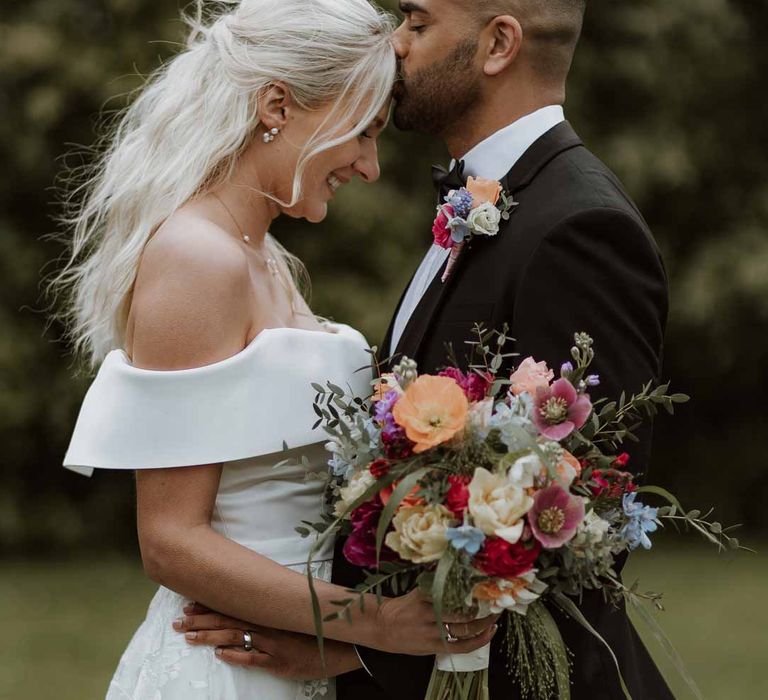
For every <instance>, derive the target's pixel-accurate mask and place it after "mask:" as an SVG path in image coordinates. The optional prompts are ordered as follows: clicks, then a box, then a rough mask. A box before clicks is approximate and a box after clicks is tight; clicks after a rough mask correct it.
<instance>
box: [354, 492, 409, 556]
mask: <svg viewBox="0 0 768 700" xmlns="http://www.w3.org/2000/svg"><path fill="white" fill-rule="evenodd" d="M382 510H384V504H383V503H382V502H381V499H380V498H379V495H378V494H377V495H376V496H375V497H374V498H373V500H371V501H367V502H366V503H363V504H362V505H361V506H359V507H358V508H356V509H355V510H353V511H352V513H351V515H350V520H351V521H352V532H351V533H350V535H349V537H347V541H346V542H345V543H344V549H343V552H344V557H345V558H346V560H347V561H348V562H349V563H350V564H353V565H354V566H359V567H362V568H368V569H372V568H374V567H375V566H376V529H377V528H378V526H379V518H380V517H381V511H382ZM397 558H398V557H397V554H396V553H395V552H393V551H392V550H391V549H390V548H389V547H387V545H385V544H382V545H381V561H394V560H396V559H397Z"/></svg>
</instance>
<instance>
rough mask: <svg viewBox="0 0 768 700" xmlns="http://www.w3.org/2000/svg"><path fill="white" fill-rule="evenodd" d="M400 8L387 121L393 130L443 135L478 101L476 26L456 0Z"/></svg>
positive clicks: (420, 1) (419, 0)
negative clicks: (391, 103) (394, 79)
mask: <svg viewBox="0 0 768 700" xmlns="http://www.w3.org/2000/svg"><path fill="white" fill-rule="evenodd" d="M471 1H472V0H467V2H471ZM400 11H401V12H402V14H403V22H402V24H401V25H400V27H398V29H397V31H396V32H395V34H394V37H393V42H394V45H395V50H396V51H397V55H398V58H399V61H400V80H399V81H398V82H397V83H396V84H395V90H394V99H395V108H394V112H393V121H394V123H395V126H396V127H397V128H399V129H405V130H411V129H413V130H416V131H420V132H422V133H426V134H432V135H434V136H443V135H444V134H446V133H447V132H448V131H449V129H450V128H451V126H452V125H453V124H455V123H457V122H458V121H460V120H461V119H462V117H463V116H464V115H466V114H467V112H468V111H469V110H470V109H472V108H473V107H477V105H478V103H479V101H480V99H481V76H482V69H481V67H479V66H478V65H477V60H476V57H477V45H478V33H479V27H477V26H476V22H475V20H474V17H473V15H472V13H471V12H468V11H467V9H466V5H465V3H463V2H458V0H413V1H411V0H402V1H401V2H400Z"/></svg>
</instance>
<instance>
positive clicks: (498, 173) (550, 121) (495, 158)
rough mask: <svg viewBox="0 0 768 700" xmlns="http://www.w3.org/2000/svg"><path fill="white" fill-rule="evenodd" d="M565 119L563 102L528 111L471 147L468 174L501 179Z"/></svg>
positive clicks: (466, 165)
mask: <svg viewBox="0 0 768 700" xmlns="http://www.w3.org/2000/svg"><path fill="white" fill-rule="evenodd" d="M564 120H565V113H564V112H563V108H562V107H561V106H560V105H551V106H549V107H543V108H542V109H539V110H536V111H535V112H532V113H531V114H526V115H525V116H524V117H522V118H521V119H518V120H517V121H516V122H512V124H510V125H509V126H505V127H504V128H503V129H499V130H498V131H497V132H495V133H493V134H491V135H490V136H489V137H488V138H486V139H484V140H483V141H481V142H480V143H478V144H477V145H476V146H475V147H474V148H472V149H470V150H469V151H467V153H466V155H465V156H464V158H463V160H464V174H465V175H466V176H467V177H469V176H470V175H471V176H472V177H486V178H488V179H489V180H501V178H503V177H504V176H505V175H506V174H507V173H508V172H509V171H510V169H511V168H512V166H513V165H514V164H515V163H517V161H518V160H520V157H521V156H522V155H523V153H525V152H526V151H527V150H528V149H529V148H530V147H531V146H532V145H533V143H534V142H535V141H537V140H538V139H539V137H541V136H543V135H544V134H546V133H547V132H548V131H549V130H550V129H551V128H552V127H554V126H557V125H558V124H559V123H560V122H562V121H564ZM451 167H453V161H451Z"/></svg>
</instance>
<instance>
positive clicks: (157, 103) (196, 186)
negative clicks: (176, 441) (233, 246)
mask: <svg viewBox="0 0 768 700" xmlns="http://www.w3.org/2000/svg"><path fill="white" fill-rule="evenodd" d="M185 20H186V21H187V22H188V24H189V25H190V27H191V32H190V35H189V39H188V42H187V47H186V49H185V50H183V51H181V52H180V53H178V54H177V55H176V56H175V57H174V58H173V59H171V60H170V61H168V62H167V63H166V64H164V65H163V66H161V67H160V68H159V69H157V70H156V71H155V72H154V73H153V74H152V75H151V76H150V77H149V79H148V81H147V82H146V84H145V86H144V87H143V88H142V89H141V90H140V91H139V94H138V97H137V98H136V99H135V100H134V101H133V103H132V104H131V105H130V107H128V108H127V109H126V110H125V112H124V113H123V114H122V115H121V117H120V118H119V120H118V121H117V124H116V126H115V127H114V128H113V129H112V130H111V133H108V134H107V135H106V137H105V139H104V143H105V147H104V149H103V152H102V155H101V157H100V158H99V159H98V160H97V162H96V163H95V164H94V165H93V167H92V168H91V169H90V173H89V175H88V176H87V177H86V178H85V181H84V183H83V184H80V185H79V186H77V187H76V188H74V190H73V191H72V193H71V195H70V196H69V198H68V203H69V207H70V208H69V215H68V216H67V218H66V219H65V222H66V224H67V225H68V227H71V230H72V234H71V237H70V238H69V240H68V246H69V254H68V257H67V262H66V264H65V266H64V268H63V270H62V271H61V272H60V273H58V274H57V275H56V277H55V278H54V280H53V286H54V288H55V289H65V290H66V291H67V293H68V296H69V298H68V299H67V301H68V304H67V307H66V309H65V311H64V315H65V322H66V324H67V326H68V335H69V337H70V338H71V340H72V341H73V343H74V346H75V350H76V351H77V352H79V353H82V354H84V355H86V356H87V357H88V359H89V360H90V361H91V363H92V364H94V365H95V364H97V363H98V362H99V361H101V359H103V357H104V356H105V355H106V353H107V352H109V351H110V350H112V349H114V348H117V347H121V346H122V344H123V343H124V340H125V329H126V323H127V316H128V310H129V308H130V302H131V296H132V289H133V284H134V281H135V278H136V272H137V269H138V265H139V259H140V256H141V253H142V251H143V249H144V246H145V245H146V243H147V241H148V240H149V237H150V236H151V234H152V232H153V231H155V230H156V229H157V227H158V226H159V225H160V224H162V222H163V221H165V219H167V218H168V217H169V216H170V215H171V214H172V213H173V212H174V211H176V210H177V209H178V208H179V207H180V206H181V205H182V204H184V203H185V202H187V201H188V200H190V199H191V198H193V197H195V196H199V195H201V194H203V193H205V192H206V191H208V190H210V189H212V188H213V187H215V186H216V185H217V184H219V183H221V182H223V181H225V180H226V179H227V178H228V177H229V176H230V175H231V173H232V170H233V168H234V165H235V163H236V161H237V158H238V156H239V155H240V154H241V153H242V152H243V151H244V149H245V148H246V147H247V146H248V145H249V144H250V143H251V140H252V138H253V137H254V134H255V133H256V130H257V127H258V126H259V119H258V116H257V108H258V100H259V96H260V93H261V92H262V91H263V89H264V88H266V87H267V86H269V85H270V84H272V83H274V82H276V81H280V82H282V83H284V84H285V85H286V86H287V87H288V89H289V90H290V92H291V95H292V97H293V99H294V100H295V101H296V103H297V104H298V105H299V106H300V107H301V108H304V109H308V110H311V109H315V108H318V107H320V106H323V105H327V104H330V103H332V105H333V106H332V109H331V111H330V113H329V115H328V117H327V119H325V120H324V122H323V124H322V125H321V126H320V127H319V128H318V130H317V131H316V132H315V134H314V135H313V136H312V138H310V140H309V142H308V143H307V144H306V146H305V147H304V148H303V151H302V153H301V156H300V158H299V161H298V166H297V170H296V174H295V178H294V183H293V192H292V200H291V201H290V202H283V203H282V204H284V205H285V206H288V207H290V206H293V205H294V204H296V202H297V201H298V200H299V199H300V197H301V190H302V176H303V174H304V171H305V169H306V166H307V163H308V162H309V160H310V159H311V158H313V157H314V156H316V155H317V154H318V153H320V152H322V151H325V150H327V149H329V148H333V147H334V146H336V145H338V144H340V143H343V142H345V141H346V140H348V139H351V138H355V137H357V136H358V135H359V134H360V133H362V132H363V131H364V130H365V129H366V128H367V127H368V126H369V124H370V122H372V121H373V120H374V118H375V117H376V115H377V114H378V113H379V112H380V111H381V110H382V108H383V107H384V105H385V104H386V102H387V100H388V99H389V95H390V92H391V88H392V84H393V82H394V79H395V75H396V59H395V55H394V50H393V48H392V46H391V43H390V35H391V32H392V31H393V29H394V24H393V20H392V18H391V16H390V15H388V14H387V13H385V12H384V11H382V10H379V9H377V8H375V7H374V6H372V5H371V4H370V3H369V2H368V0H243V1H242V2H240V3H233V2H215V3H210V2H208V3H203V2H198V3H197V4H196V14H195V16H193V17H185ZM361 111H362V116H361V118H360V119H359V120H358V121H357V126H356V127H355V128H354V129H353V130H352V131H349V130H348V127H347V130H345V127H343V126H341V125H344V124H349V123H351V121H352V118H353V115H357V114H359V113H360V112H361ZM268 245H269V246H271V248H272V253H273V255H275V256H276V257H278V259H279V260H280V265H281V268H282V269H283V270H284V271H285V270H288V269H291V270H296V269H300V268H301V267H302V266H301V265H300V263H299V262H298V261H297V260H296V259H295V258H293V257H292V256H290V255H289V254H288V253H287V252H286V251H285V250H284V249H283V248H282V247H280V246H279V244H278V243H277V242H276V241H275V240H274V239H271V238H269V239H268ZM293 288H294V289H295V287H293Z"/></svg>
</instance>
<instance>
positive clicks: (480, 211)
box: [467, 202, 501, 236]
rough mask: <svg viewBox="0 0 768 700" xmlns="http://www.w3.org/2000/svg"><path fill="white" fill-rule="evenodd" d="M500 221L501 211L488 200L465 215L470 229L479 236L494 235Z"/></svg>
mask: <svg viewBox="0 0 768 700" xmlns="http://www.w3.org/2000/svg"><path fill="white" fill-rule="evenodd" d="M500 222H501V212H500V211H499V210H498V209H497V208H496V207H495V206H493V204H491V203H490V202H483V203H482V204H480V205H479V206H477V207H475V208H474V209H473V210H472V211H471V212H469V216H468V217H467V224H468V225H469V228H470V230H471V231H472V232H473V233H476V234H478V235H480V236H495V235H496V234H497V233H498V232H499V223H500Z"/></svg>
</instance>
